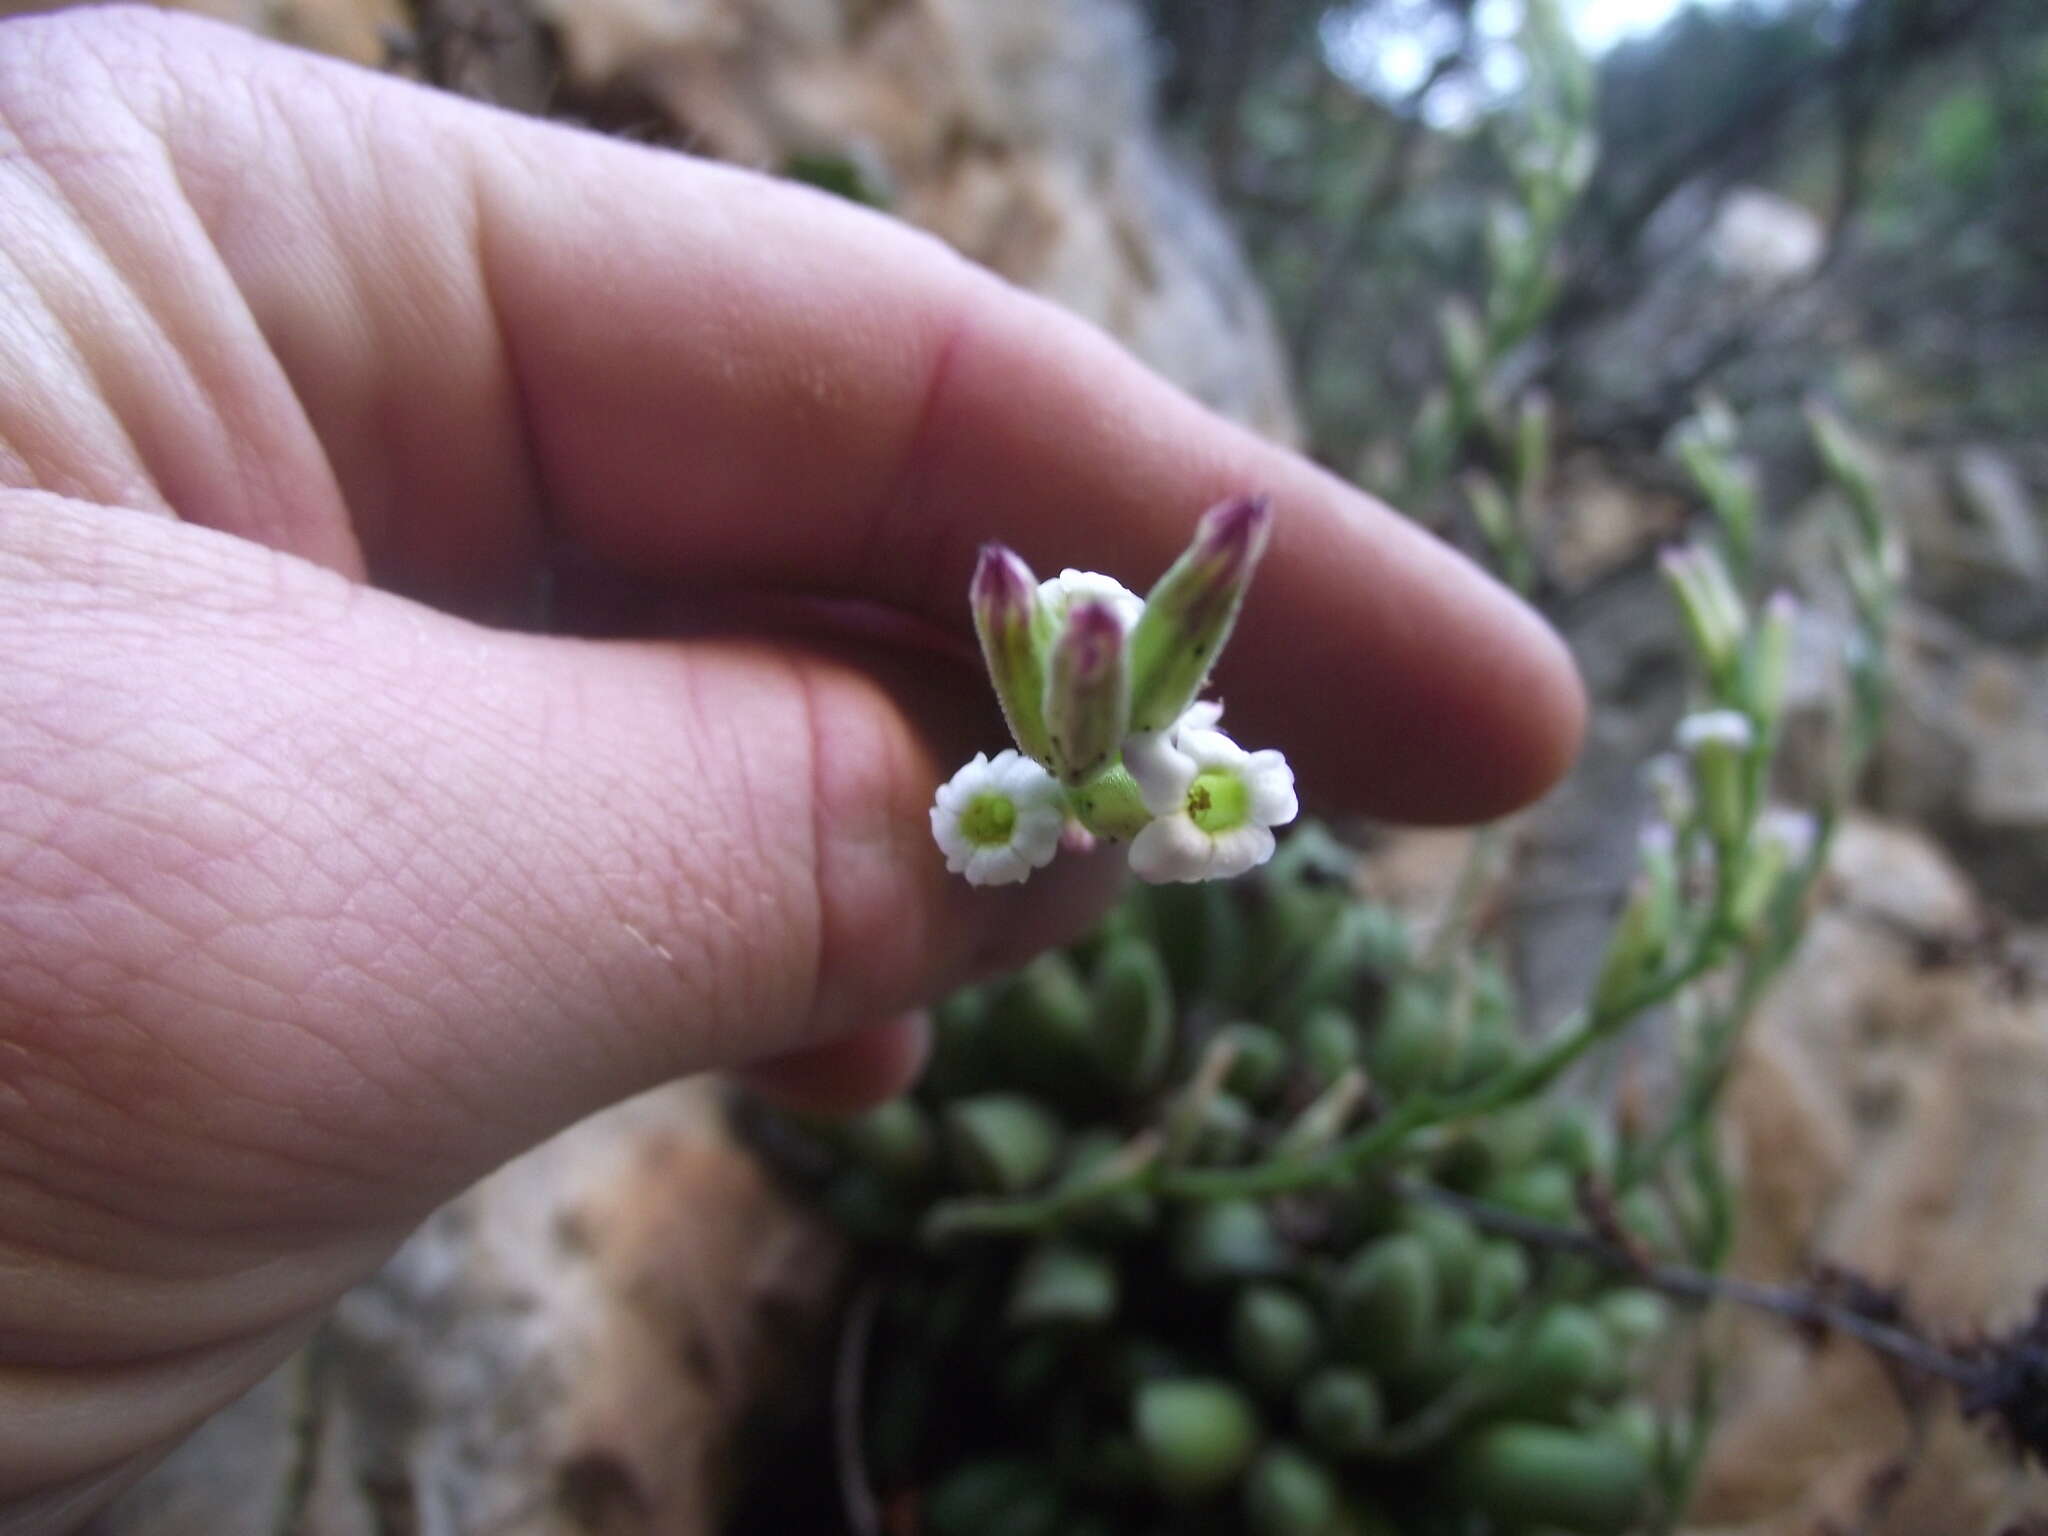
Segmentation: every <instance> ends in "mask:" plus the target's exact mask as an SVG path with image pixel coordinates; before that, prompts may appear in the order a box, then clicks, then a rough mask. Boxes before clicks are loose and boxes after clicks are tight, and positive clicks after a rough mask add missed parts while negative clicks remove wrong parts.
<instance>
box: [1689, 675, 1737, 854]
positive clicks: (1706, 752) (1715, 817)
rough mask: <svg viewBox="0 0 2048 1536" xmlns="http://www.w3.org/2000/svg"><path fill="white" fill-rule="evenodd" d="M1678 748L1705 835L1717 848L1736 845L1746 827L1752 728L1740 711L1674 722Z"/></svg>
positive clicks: (1720, 711)
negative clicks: (1687, 762) (1688, 765)
mask: <svg viewBox="0 0 2048 1536" xmlns="http://www.w3.org/2000/svg"><path fill="white" fill-rule="evenodd" d="M1678 745H1679V746H1680V748H1681V749H1683V750H1684V752H1685V753H1686V755H1687V756H1689V757H1690V758H1691V759H1692V771H1693V781H1694V783H1695V784H1696V785H1697V786H1698V788H1699V796H1700V808H1701V810H1702V811H1703V812H1704V814H1705V818H1706V824H1707V835H1708V836H1710V837H1712V838H1713V840H1714V843H1715V845H1716V846H1717V847H1719V848H1733V847H1735V846H1737V845H1738V844H1739V843H1740V842H1741V841H1742V835H1743V831H1744V829H1745V828H1746V827H1747V826H1748V823H1749V788H1748V777H1749V776H1748V773H1747V772H1746V768H1747V762H1748V758H1749V754H1750V752H1751V750H1752V749H1753V748H1754V747H1755V746H1756V727H1755V726H1753V725H1752V724H1751V723H1750V720H1749V717H1748V716H1747V715H1745V714H1743V713H1741V712H1740V711H1739V710H1733V709H1713V710H1707V711H1705V712H1704V713H1701V714H1697V715H1688V716H1686V717H1685V719H1683V720H1681V721H1679V722H1678Z"/></svg>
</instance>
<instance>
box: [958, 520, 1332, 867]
mask: <svg viewBox="0 0 2048 1536" xmlns="http://www.w3.org/2000/svg"><path fill="white" fill-rule="evenodd" d="M1272 521H1273V514H1272V508H1271V505H1270V503H1268V502H1267V500H1266V499H1265V498H1264V497H1263V496H1252V497H1240V498H1238V499H1235V500H1232V501H1227V502H1224V503H1223V504H1221V505H1220V506H1217V507H1214V508H1211V509H1210V510H1209V511H1208V512H1207V513H1205V514H1204V515H1203V517H1202V520H1201V523H1200V525H1199V527H1198V528H1197V529H1196V532H1195V538H1194V542H1193V543H1192V544H1190V545H1189V546H1188V548H1187V550H1186V552H1185V553H1183V554H1182V555H1181V557H1180V559H1178V560H1176V561H1175V562H1174V564H1173V566H1172V567H1171V568H1170V569H1169V570H1168V571H1167V572H1166V574H1165V575H1164V576H1162V577H1160V578H1159V581H1158V583H1157V584H1156V585H1155V586H1154V587H1153V588H1152V590H1151V591H1150V592H1149V593H1148V594H1147V595H1146V596H1144V597H1142V598H1140V597H1139V596H1138V595H1137V594H1136V593H1134V592H1132V591H1130V590H1129V589H1128V588H1126V587H1124V586H1123V585H1122V584H1121V583H1119V582H1117V581H1116V580H1114V579H1113V578H1111V577H1108V576H1103V575H1100V574H1098V573H1097V572H1094V571H1074V570H1068V571H1062V572H1061V573H1060V574H1059V575H1058V576H1056V577H1053V578H1052V579H1050V580H1047V581H1043V582H1041V581H1039V580H1037V578H1036V577H1034V576H1033V575H1032V573H1031V569H1030V567H1028V566H1027V565H1025V563H1024V562H1023V561H1022V560H1021V559H1019V558H1018V557H1017V556H1016V555H1015V554H1014V553H1013V552H1011V551H1010V550H1008V549H1005V548H1004V547H1003V546H1001V545H1000V544H990V545H986V546H984V547H983V549H982V552H981V560H980V562H979V564H978V565H977V566H976V567H975V572H974V580H973V583H972V585H971V587H970V588H969V593H968V596H969V603H970V606H971V607H972V608H973V611H974V627H975V632H976V633H977V634H978V635H979V636H980V638H981V650H982V658H983V660H984V661H985V662H986V663H987V665H988V673H989V680H990V681H991V682H992V683H993V684H994V685H995V690H996V698H997V700H998V701H999V702H1000V703H1001V705H1002V708H1003V718H1004V720H1005V721H1006V722H1007V723H1008V725H1009V727H1010V735H1011V736H1012V737H1013V738H1014V739H1015V740H1016V743H1017V746H1016V749H1015V750H1006V751H1003V752H999V753H997V754H996V756H995V757H993V758H990V757H989V756H988V755H987V754H986V753H976V754H975V756H974V758H973V760H972V761H971V762H969V763H968V764H967V765H966V766H965V767H964V768H962V769H961V770H960V771H959V772H958V773H956V774H954V775H953V777H952V778H951V779H950V780H949V781H948V782H947V783H946V784H944V785H943V786H941V788H940V789H939V792H938V797H937V799H936V800H935V801H934V803H933V805H932V812H931V817H932V836H933V837H934V838H936V839H937V841H938V844H939V847H940V849H941V850H942V851H943V852H944V853H945V855H946V867H947V868H948V869H950V870H951V871H953V873H955V874H957V875H964V876H966V878H967V881H968V883H969V884H971V885H1008V884H1012V883H1014V882H1017V881H1020V880H1025V879H1028V878H1029V877H1030V874H1031V872H1032V871H1033V870H1034V869H1042V868H1043V867H1044V866H1045V865H1047V864H1049V863H1051V862H1052V858H1053V855H1054V854H1056V853H1057V852H1058V851H1059V847H1060V843H1061V841H1062V837H1063V834H1065V833H1069V832H1072V833H1074V834H1075V835H1076V836H1084V835H1085V837H1086V838H1099V839H1103V840H1107V841H1119V842H1121V841H1126V840H1128V841H1129V842H1130V844H1131V868H1132V869H1133V870H1135V871H1136V872H1137V873H1138V875H1139V876H1140V877H1142V878H1143V879H1146V880H1150V881H1153V882H1155V883H1165V882H1170V881H1191V880H1227V879H1229V878H1231V877H1232V876H1234V875H1241V874H1243V873H1244V872H1245V871H1246V870H1248V869H1252V868H1254V867H1255V866H1257V865H1260V864H1263V863H1265V862H1266V860H1267V859H1268V858H1270V857H1271V856H1272V853H1273V831H1272V829H1273V828H1274V827H1277V826H1284V825H1285V824H1286V823H1288V822H1290V821H1292V820H1293V819H1294V816H1295V812H1296V809H1297V807H1296V803H1295V795H1294V774H1293V772H1292V771H1291V770H1290V769H1289V768H1288V766H1287V760H1286V759H1285V758H1284V757H1282V756H1281V755H1280V754H1279V753H1278V752H1274V751H1262V752H1247V751H1245V749H1244V748H1242V747H1240V746H1239V745H1238V744H1237V743H1236V742H1234V741H1232V740H1231V739H1230V738H1229V737H1228V736H1226V735H1225V734H1224V733H1223V732H1222V731H1221V730H1220V729H1219V728H1218V727H1219V723H1220V720H1221V716H1222V706H1221V705H1220V704H1217V703H1215V702H1213V701H1208V702H1198V701H1197V697H1196V696H1197V695H1198V694H1199V693H1200V692H1201V689H1202V686H1203V684H1204V683H1206V682H1207V681H1208V677H1209V671H1210V668H1211V667H1213V666H1214V665H1215V662H1216V657H1217V655H1218V654H1219V653H1220V652H1221V651H1222V649H1223V646H1224V643H1225V642H1226V641H1227V640H1228V639H1229V638H1230V631H1231V628H1232V626H1233V625H1234V624H1235V623H1236V621H1237V611H1238V608H1239V606H1240V605H1241V604H1242V603H1243V600H1244V593H1245V589H1246V587H1247V586H1248V585H1249V584H1250V582H1251V577H1252V571H1253V569H1254V568H1255V567H1256V566H1257V565H1258V562H1259V557H1260V556H1261V555H1262V554H1263V553H1264V552H1265V547H1266V540H1267V538H1268V536H1269V535H1270V533H1271V531H1272Z"/></svg>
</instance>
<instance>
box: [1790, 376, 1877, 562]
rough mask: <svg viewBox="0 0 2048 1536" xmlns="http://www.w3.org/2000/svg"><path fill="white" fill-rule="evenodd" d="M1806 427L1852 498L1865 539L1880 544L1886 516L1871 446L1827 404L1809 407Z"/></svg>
mask: <svg viewBox="0 0 2048 1536" xmlns="http://www.w3.org/2000/svg"><path fill="white" fill-rule="evenodd" d="M1806 429H1807V432H1808V433H1809V435H1810V436H1811V437H1812V439H1813V447H1814V451H1815V452H1816V453H1818V454H1819V455H1820V461H1821V465H1822V467H1823V468H1824V469H1826V470H1827V472H1828V478H1829V479H1831V480H1833V481H1834V482H1835V484H1836V485H1838V486H1840V487H1841V488H1842V492H1843V494H1844V495H1846V496H1847V497H1848V498H1849V504H1850V506H1851V507H1852V508H1854V510H1855V513H1856V520H1857V523H1858V525H1859V526H1860V527H1861V529H1862V530H1863V533H1864V535H1865V542H1867V543H1868V544H1870V545H1871V546H1872V547H1873V548H1874V547H1876V546H1877V544H1878V543H1879V538H1878V536H1877V534H1878V531H1879V528H1880V525H1881V524H1882V522H1883V518H1882V515H1881V512H1880V505H1879V501H1878V493H1877V471H1876V469H1875V468H1874V467H1873V464H1872V461H1871V460H1872V456H1871V452H1870V449H1869V448H1868V447H1866V446H1865V445H1864V443H1863V442H1862V441H1861V440H1860V439H1859V438H1858V437H1857V436H1856V434H1855V433H1853V432H1851V431H1850V430H1849V429H1848V427H1847V426H1845V425H1843V422H1842V419H1841V418H1840V417H1839V416H1837V415H1835V413H1834V412H1833V411H1830V410H1828V409H1827V408H1826V407H1824V406H1820V405H1809V406H1808V407H1807V408H1806Z"/></svg>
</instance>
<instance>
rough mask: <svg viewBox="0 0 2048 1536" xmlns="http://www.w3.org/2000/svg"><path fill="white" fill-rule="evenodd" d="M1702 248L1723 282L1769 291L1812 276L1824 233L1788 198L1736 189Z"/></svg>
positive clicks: (1823, 246)
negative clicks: (1724, 279)
mask: <svg viewBox="0 0 2048 1536" xmlns="http://www.w3.org/2000/svg"><path fill="white" fill-rule="evenodd" d="M1705 249H1706V256H1707V260H1708V261H1709V262H1711V263H1712V264H1713V267H1714V269H1715V270H1716V271H1717V272H1719V273H1720V274H1721V275H1722V276H1723V277H1726V278H1727V279H1729V280H1730V281H1731V282H1733V283H1736V284H1738V285H1739V286H1741V287H1744V288H1753V289H1764V290H1769V289H1772V288H1780V287H1783V286H1785V285H1786V284H1788V283H1795V282H1797V281H1799V279H1801V278H1803V277H1807V276H1810V275H1811V274H1812V272H1813V271H1814V269H1815V268H1816V267H1818V266H1819V265H1820V260H1821V257H1822V256H1823V255H1824V254H1825V253H1826V251H1827V231H1826V230H1825V229H1824V228H1822V226H1821V222H1820V220H1819V219H1817V218H1815V217H1814V216H1813V215H1812V214H1811V213H1809V212H1808V211H1807V210H1806V209H1805V208H1803V207H1801V206H1800V205H1799V204H1798V203H1795V202H1793V201H1792V200H1791V199H1790V198H1785V197H1780V196H1778V194H1777V193H1775V192H1766V191H1765V190H1763V188H1761V187H1736V188H1733V189H1732V190H1730V191H1729V192H1728V193H1727V195H1726V196H1724V197H1723V198H1722V199H1721V202H1720V206H1719V207H1718V208H1717V209H1716V210H1715V211H1714V216H1713V222H1712V223H1711V224H1710V225H1709V226H1708V228H1707V240H1706V247H1705Z"/></svg>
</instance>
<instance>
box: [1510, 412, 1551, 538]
mask: <svg viewBox="0 0 2048 1536" xmlns="http://www.w3.org/2000/svg"><path fill="white" fill-rule="evenodd" d="M1550 415H1551V412H1550V396H1548V395H1546V394H1544V393H1543V391H1541V390H1540V389H1532V390H1530V391H1529V392H1528V393H1527V394H1525V395H1523V396H1522V404H1521V409H1520V410H1519V411H1518V412H1517V413H1516V415H1515V499H1516V500H1517V501H1518V502H1520V503H1521V505H1522V506H1523V508H1524V509H1527V508H1528V507H1529V506H1530V504H1531V503H1532V502H1533V501H1534V500H1535V498H1536V497H1538V496H1540V495H1541V494H1542V493H1543V482H1544V481H1545V480H1547V479H1549V478H1550V430H1551V423H1550Z"/></svg>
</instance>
